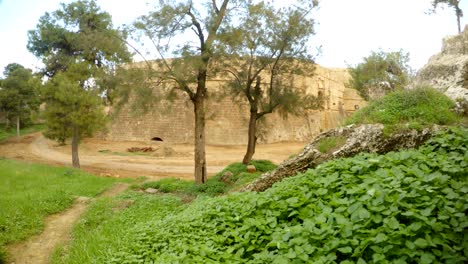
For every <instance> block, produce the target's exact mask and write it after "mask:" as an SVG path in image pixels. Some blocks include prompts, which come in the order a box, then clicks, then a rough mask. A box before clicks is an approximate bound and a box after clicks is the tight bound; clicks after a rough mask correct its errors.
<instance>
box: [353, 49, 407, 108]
mask: <svg viewBox="0 0 468 264" xmlns="http://www.w3.org/2000/svg"><path fill="white" fill-rule="evenodd" d="M408 62H409V54H408V53H405V52H403V51H402V50H400V51H394V52H384V51H381V50H380V51H378V52H375V51H373V52H371V54H370V55H369V56H368V57H365V58H364V62H362V63H359V64H358V65H356V66H349V67H348V70H349V73H350V74H351V80H350V81H349V83H348V84H347V85H348V86H349V87H350V88H354V89H356V90H357V91H358V93H359V94H360V95H361V96H362V97H363V98H364V99H366V100H369V99H377V98H378V97H381V96H383V95H385V94H386V93H388V92H391V91H394V90H397V89H403V88H404V87H405V85H407V84H408V82H409V78H410V75H411V71H412V70H411V67H410V66H409V65H408Z"/></svg>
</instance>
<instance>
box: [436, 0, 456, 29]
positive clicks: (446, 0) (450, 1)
mask: <svg viewBox="0 0 468 264" xmlns="http://www.w3.org/2000/svg"><path fill="white" fill-rule="evenodd" d="M460 1H461V0H433V1H432V8H433V11H434V12H435V10H436V9H437V7H438V6H439V5H441V4H447V5H448V6H449V7H451V8H453V10H454V11H455V16H456V17H457V26H458V33H461V24H460V19H461V18H462V17H463V11H462V10H461V8H460Z"/></svg>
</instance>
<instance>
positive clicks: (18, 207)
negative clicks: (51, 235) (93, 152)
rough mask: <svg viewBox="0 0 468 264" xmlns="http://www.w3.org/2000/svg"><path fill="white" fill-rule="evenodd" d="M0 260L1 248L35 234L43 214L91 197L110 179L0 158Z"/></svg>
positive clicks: (48, 213)
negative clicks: (78, 199) (79, 199)
mask: <svg viewBox="0 0 468 264" xmlns="http://www.w3.org/2000/svg"><path fill="white" fill-rule="evenodd" d="M0 182H1V183H2V184H0V193H1V196H0V216H1V217H0V263H1V262H2V258H3V257H4V256H2V255H4V253H2V247H3V246H4V245H5V244H6V243H8V242H13V241H19V240H22V239H25V238H26V237H29V236H31V235H33V234H36V233H38V232H39V231H40V230H41V229H42V228H43V225H44V224H43V219H44V217H45V216H47V215H50V214H53V213H56V212H60V211H62V210H64V209H65V208H67V207H69V206H70V205H71V204H72V203H73V200H74V199H75V197H76V196H88V197H92V196H95V195H96V194H98V193H100V192H102V191H103V190H104V189H106V188H108V187H109V186H110V185H111V184H112V183H114V182H115V180H114V179H110V178H98V177H95V176H91V175H89V174H87V173H83V172H80V171H77V170H72V169H67V168H56V167H50V166H45V165H36V164H29V163H24V162H17V161H11V160H6V159H0Z"/></svg>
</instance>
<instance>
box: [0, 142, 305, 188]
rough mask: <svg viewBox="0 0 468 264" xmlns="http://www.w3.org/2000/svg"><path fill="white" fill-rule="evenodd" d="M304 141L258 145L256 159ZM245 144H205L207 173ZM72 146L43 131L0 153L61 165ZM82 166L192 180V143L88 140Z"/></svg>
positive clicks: (236, 156)
mask: <svg viewBox="0 0 468 264" xmlns="http://www.w3.org/2000/svg"><path fill="white" fill-rule="evenodd" d="M148 146H151V147H153V148H158V149H168V150H170V152H169V153H163V154H164V155H160V156H153V155H150V154H148V155H135V154H131V153H129V152H127V149H128V148H130V147H148ZM303 146H304V144H303V143H297V142H285V143H275V144H258V145H257V150H256V153H255V156H254V158H255V159H268V160H271V161H273V162H275V163H280V162H281V161H283V160H284V159H286V158H288V157H289V156H290V155H292V154H294V153H298V152H299V151H300V150H301V149H302V148H303ZM244 151H245V146H243V145H239V146H212V145H208V146H207V147H206V158H207V163H208V173H209V174H210V175H213V174H215V173H217V172H219V171H221V170H222V169H223V168H224V167H225V166H227V165H228V164H230V163H233V162H239V161H241V160H242V157H243V154H244ZM70 153H71V150H70V146H69V145H65V146H57V144H56V143H55V142H54V141H51V140H48V139H46V138H44V136H42V134H41V133H35V134H31V135H26V136H23V137H21V138H20V139H19V140H17V139H15V138H13V139H10V140H8V141H5V142H1V143H0V156H4V157H7V158H13V159H20V160H28V161H33V162H40V163H46V164H51V165H58V166H71V154H70ZM79 153H80V161H81V165H82V169H84V170H86V171H88V172H91V173H94V174H97V175H106V176H115V177H138V176H147V177H149V178H153V179H154V178H162V177H168V176H175V177H179V178H186V179H193V146H192V145H187V144H185V145H184V144H168V143H166V142H164V143H161V142H158V143H155V142H153V143H151V142H139V141H124V142H121V141H119V142H117V141H104V140H99V139H94V138H93V139H86V140H84V141H83V142H82V144H81V146H80V150H79Z"/></svg>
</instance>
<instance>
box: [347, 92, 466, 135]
mask: <svg viewBox="0 0 468 264" xmlns="http://www.w3.org/2000/svg"><path fill="white" fill-rule="evenodd" d="M454 106H455V103H454V102H453V101H452V100H451V99H450V98H448V97H447V96H445V95H444V94H443V93H441V92H439V91H437V90H435V89H432V88H429V87H419V88H416V89H413V90H404V91H396V92H393V93H390V94H388V95H386V96H385V97H383V98H381V99H379V100H376V101H373V102H371V103H370V104H369V105H368V106H367V107H365V108H362V109H361V110H359V111H357V112H356V113H354V114H353V115H352V116H351V117H350V118H348V119H347V120H346V121H345V124H374V123H381V124H384V125H385V132H386V133H387V134H389V133H392V132H395V131H400V130H405V129H418V130H420V129H422V128H424V127H428V126H431V125H434V124H438V125H449V124H454V123H456V122H458V121H459V119H460V117H458V116H457V115H456V114H455V113H453V112H452V111H451V109H452V108H453V107H454Z"/></svg>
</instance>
